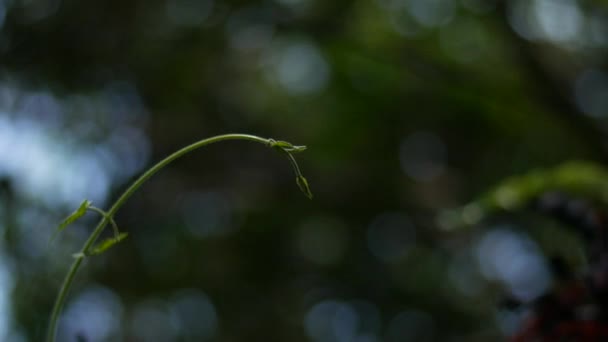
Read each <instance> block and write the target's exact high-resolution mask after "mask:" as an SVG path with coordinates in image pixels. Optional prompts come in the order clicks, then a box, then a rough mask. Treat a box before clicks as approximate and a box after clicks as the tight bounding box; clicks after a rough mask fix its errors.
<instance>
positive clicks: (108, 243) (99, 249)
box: [89, 233, 129, 255]
mask: <svg viewBox="0 0 608 342" xmlns="http://www.w3.org/2000/svg"><path fill="white" fill-rule="evenodd" d="M128 235H129V233H120V234H118V236H116V237H113V238H107V239H105V240H103V241H101V242H100V243H99V244H97V246H95V247H94V248H93V250H92V251H91V252H90V253H89V254H90V255H97V254H101V253H103V252H105V251H106V250H108V249H109V248H110V247H112V246H114V245H115V244H117V243H119V242H120V241H122V240H124V239H126V238H127V236H128Z"/></svg>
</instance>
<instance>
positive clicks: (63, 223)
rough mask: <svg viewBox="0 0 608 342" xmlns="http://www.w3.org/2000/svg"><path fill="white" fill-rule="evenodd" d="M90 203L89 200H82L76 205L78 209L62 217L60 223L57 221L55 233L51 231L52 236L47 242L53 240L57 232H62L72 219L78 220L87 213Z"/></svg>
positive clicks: (72, 221)
mask: <svg viewBox="0 0 608 342" xmlns="http://www.w3.org/2000/svg"><path fill="white" fill-rule="evenodd" d="M91 204H92V203H91V201H89V200H84V201H82V203H80V206H79V207H78V209H76V211H74V212H73V213H71V214H70V215H69V216H68V217H66V218H65V219H63V221H61V223H59V226H57V230H56V231H55V233H53V236H51V239H50V240H49V243H50V242H51V241H53V240H54V239H55V237H56V236H57V234H59V233H60V232H62V231H63V230H64V229H65V228H66V227H67V226H69V225H70V224H72V223H74V221H76V220H78V219H79V218H81V217H82V216H84V214H86V213H87V210H88V209H89V207H90V206H91Z"/></svg>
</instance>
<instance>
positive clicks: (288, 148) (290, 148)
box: [270, 139, 306, 153]
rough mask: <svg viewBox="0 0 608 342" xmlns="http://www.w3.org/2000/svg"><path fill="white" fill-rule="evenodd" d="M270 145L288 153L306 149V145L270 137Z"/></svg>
mask: <svg viewBox="0 0 608 342" xmlns="http://www.w3.org/2000/svg"><path fill="white" fill-rule="evenodd" d="M270 146H271V147H274V148H278V149H280V150H283V151H285V152H289V153H299V152H303V151H305V150H306V146H297V145H293V144H292V143H290V142H287V141H283V140H273V139H270Z"/></svg>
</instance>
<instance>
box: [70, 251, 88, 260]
mask: <svg viewBox="0 0 608 342" xmlns="http://www.w3.org/2000/svg"><path fill="white" fill-rule="evenodd" d="M84 257H86V255H85V254H84V253H82V252H78V253H74V254H72V258H74V259H80V258H84Z"/></svg>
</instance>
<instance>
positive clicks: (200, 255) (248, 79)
mask: <svg viewBox="0 0 608 342" xmlns="http://www.w3.org/2000/svg"><path fill="white" fill-rule="evenodd" d="M607 37H608V7H606V5H605V3H604V2H603V1H583V0H533V1H532V0H530V1H526V0H513V1H507V0H488V1H482V0H348V1H346V0H336V1H321V0H274V1H271V0H265V1H248V0H238V1H237V0H201V1H188V0H164V1H159V0H153V1H145V2H144V1H135V0H132V1H98V0H92V1H86V2H82V1H74V0H39V1H29V0H0V177H1V182H0V185H1V186H0V203H1V204H2V206H1V208H0V218H1V222H2V223H0V227H1V228H2V231H3V233H4V240H3V242H2V244H0V249H1V256H2V260H3V261H2V263H0V286H2V291H0V293H4V295H1V296H0V299H1V300H0V339H2V340H7V341H38V340H40V339H41V336H43V335H44V329H45V326H46V321H47V319H48V314H49V312H50V309H51V305H52V302H53V299H54V297H55V295H56V290H57V289H58V288H59V285H60V281H61V279H62V276H63V274H64V273H65V271H66V269H67V267H68V264H69V262H70V260H71V254H72V253H74V252H76V251H77V250H78V247H79V246H80V245H81V244H82V241H83V240H84V239H85V238H86V236H87V235H88V232H89V231H90V229H92V227H91V226H92V225H93V223H94V220H93V215H90V214H87V215H85V216H83V217H82V218H81V219H80V220H79V221H78V222H75V223H74V227H71V228H70V229H68V230H66V234H65V236H62V239H60V240H61V241H58V242H57V243H55V244H53V245H52V247H50V248H52V250H49V249H48V248H49V247H47V246H46V243H47V241H48V238H49V237H50V235H51V234H52V232H53V229H54V227H56V225H55V224H54V223H56V222H60V220H61V218H62V217H65V215H66V214H67V213H69V212H70V210H72V209H73V208H75V207H77V206H78V204H79V203H80V201H81V200H82V199H83V198H89V199H91V200H92V201H93V203H95V204H96V206H98V207H100V208H104V205H107V203H108V202H110V199H111V198H114V197H115V196H116V195H117V194H118V193H120V190H121V189H123V188H124V187H125V186H127V183H128V181H129V180H130V179H132V178H133V177H135V176H136V175H137V174H138V173H140V172H141V171H142V170H143V169H144V168H145V166H146V165H150V164H151V163H153V162H154V161H157V160H160V159H161V158H163V157H164V156H166V155H167V154H169V153H171V152H173V151H174V150H176V149H178V148H180V147H182V146H184V145H186V144H189V143H191V142H193V141H196V140H198V139H200V138H203V137H206V136H211V135H215V134H221V133H226V132H243V133H252V134H256V135H261V136H268V137H277V138H280V139H285V140H288V141H293V142H295V143H301V144H305V145H307V146H308V147H309V149H308V150H307V152H306V153H305V154H303V156H302V158H301V163H302V165H301V166H302V169H303V171H304V173H305V174H306V175H307V179H308V182H309V183H310V184H311V186H312V188H313V190H314V194H315V198H314V200H313V201H308V200H306V199H305V198H302V196H301V195H300V194H299V193H298V191H294V189H293V177H292V174H291V173H290V170H288V169H286V167H285V165H284V164H283V163H282V162H283V161H282V160H276V159H277V158H276V156H274V155H273V154H272V153H268V151H266V150H264V149H258V148H256V147H250V146H247V144H245V145H241V144H239V143H234V144H232V143H231V144H227V145H222V146H221V147H220V146H214V147H210V148H209V149H207V150H205V151H201V152H200V153H197V155H195V156H192V158H188V159H187V160H181V161H179V162H177V163H176V164H174V165H173V166H172V167H171V168H169V169H167V170H164V171H163V172H161V173H160V174H159V175H157V176H155V178H153V179H152V180H151V182H150V183H149V184H147V186H146V187H144V188H143V189H142V191H141V192H140V193H138V194H137V195H136V196H134V197H133V198H132V199H131V201H130V202H129V203H128V204H127V206H126V207H125V208H124V209H123V210H122V211H121V212H119V213H118V215H117V216H116V221H117V223H118V224H119V226H121V227H128V233H129V238H128V239H126V240H125V241H123V242H122V243H121V244H119V245H117V246H115V247H114V248H112V250H111V251H109V252H108V253H104V254H103V255H101V256H97V257H93V258H91V260H90V261H88V264H87V265H86V267H84V269H85V271H84V272H82V273H81V274H79V276H78V278H77V284H76V287H75V289H74V291H73V293H71V295H70V303H68V307H67V310H66V312H65V316H64V317H65V318H64V320H63V321H62V325H61V327H60V328H61V329H60V330H61V331H60V334H62V335H60V336H61V337H60V340H61V341H76V340H78V338H81V339H85V340H87V341H117V340H123V341H204V340H210V341H252V340H263V341H308V340H313V341H328V342H330V341H389V342H391V341H427V340H429V341H430V340H435V341H444V340H453V339H462V340H467V341H476V340H478V341H487V340H500V339H501V338H504V337H506V336H510V335H512V334H513V333H514V332H515V331H517V330H518V327H519V326H520V322H521V318H522V317H523V316H524V315H525V314H524V313H523V312H520V311H508V310H505V309H504V308H502V307H501V306H500V305H498V303H499V302H500V301H501V299H502V298H503V297H504V296H507V295H508V296H514V297H517V298H518V300H520V301H523V302H530V301H532V300H534V299H535V298H536V297H538V296H539V295H540V294H541V293H542V292H543V291H546V290H547V289H548V288H550V287H551V286H552V285H551V284H552V282H553V279H552V277H551V276H550V274H549V271H548V266H547V265H548V261H547V260H548V258H549V257H550V254H551V253H554V252H556V253H566V254H568V258H567V259H568V260H572V262H571V263H572V264H573V265H578V266H576V267H578V268H583V267H582V266H580V263H581V261H580V260H581V258H580V250H581V249H582V248H583V247H582V242H581V241H580V239H578V238H577V237H576V236H572V235H569V234H570V233H569V231H568V230H566V229H564V227H563V225H561V224H558V223H556V222H553V221H552V220H550V219H546V218H543V217H539V215H537V214H535V213H530V212H527V211H525V210H523V211H522V212H521V213H518V214H517V215H511V216H509V217H497V218H496V219H491V218H490V219H488V220H484V221H483V222H482V223H481V224H480V225H478V227H477V229H473V230H468V231H461V232H453V233H450V234H446V233H445V232H444V231H442V230H440V229H438V228H440V227H438V226H437V225H436V222H435V217H436V213H437V212H438V211H442V210H445V209H448V208H457V207H460V206H461V205H462V204H463V203H467V202H470V201H471V199H473V198H477V197H478V196H482V195H480V194H484V193H488V191H489V190H488V189H491V188H492V186H494V184H498V183H500V182H501V180H503V179H508V178H509V177H511V176H513V175H520V174H526V172H529V170H548V171H539V172H533V173H530V174H528V176H523V177H522V178H513V180H512V181H507V183H505V185H504V186H503V187H500V188H499V189H497V190H496V191H497V192H490V195H488V196H486V197H484V199H482V200H481V202H480V203H481V204H480V205H481V206H482V210H481V212H482V216H483V215H485V214H486V213H489V212H490V211H491V208H490V207H492V206H503V204H504V203H502V202H501V200H500V198H503V195H504V193H505V191H506V192H507V195H508V196H507V197H508V198H509V199H511V200H513V199H514V200H515V202H513V203H514V204H517V205H519V204H520V203H524V202H526V200H527V198H529V197H531V196H535V195H536V194H537V193H538V192H542V191H544V189H545V187H549V186H550V185H554V184H558V185H560V186H561V185H563V186H566V187H567V188H568V189H570V186H574V187H579V186H580V187H581V189H583V190H584V191H583V192H581V193H579V194H578V196H581V197H582V198H583V199H585V198H589V201H593V200H594V199H598V200H602V201H603V198H604V196H605V195H604V194H603V192H604V190H603V187H604V186H603V185H601V184H604V183H605V181H604V180H603V174H604V172H605V171H603V169H602V166H601V165H602V163H604V162H605V161H606V160H607V159H608V158H607V157H606V156H607V154H606V144H605V130H606V118H607V117H606V115H607V113H608V103H607V101H606V99H607V98H608V95H607V94H608V74H607V72H608V71H607V70H606V68H607V65H606V61H608V58H606V55H607V52H608V38H607ZM570 160H584V161H585V162H582V163H580V164H565V166H563V167H559V166H558V167H557V168H556V169H553V168H554V167H556V165H561V164H562V163H565V162H567V161H570ZM594 165H598V166H594ZM596 184H600V185H601V187H600V186H598V187H597V188H596V187H595V185H596ZM585 189H588V190H589V193H587V190H585ZM596 194H597V197H596ZM513 203H512V204H513ZM599 204H600V207H602V208H603V206H604V203H603V202H601V203H599ZM507 207H510V205H507ZM469 208H470V207H469ZM492 210H493V209H492ZM469 214H470V213H469ZM474 214H475V213H474ZM473 216H474V217H477V214H475V215H473ZM499 216H500V215H499ZM108 234H111V232H108ZM109 236H110V235H108V237H109ZM577 253H578V254H577ZM582 259H584V258H582ZM521 265H525V266H526V267H523V266H521Z"/></svg>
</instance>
